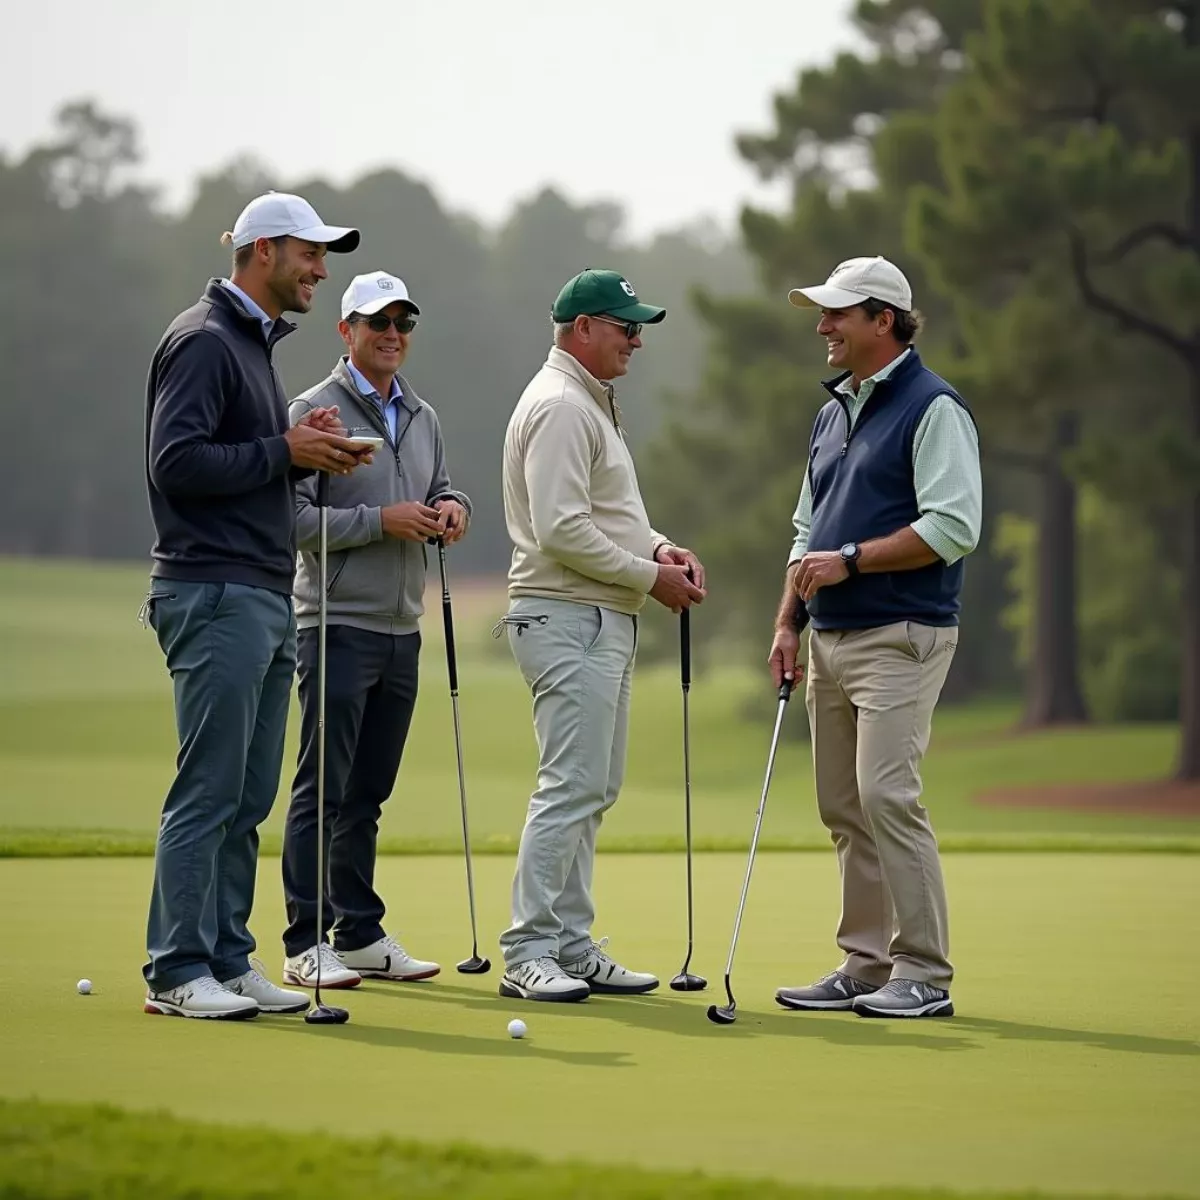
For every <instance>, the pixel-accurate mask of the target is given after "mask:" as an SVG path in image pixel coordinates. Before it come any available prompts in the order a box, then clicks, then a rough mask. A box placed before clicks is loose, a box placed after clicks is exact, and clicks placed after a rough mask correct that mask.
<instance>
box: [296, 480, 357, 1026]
mask: <svg viewBox="0 0 1200 1200" xmlns="http://www.w3.org/2000/svg"><path fill="white" fill-rule="evenodd" d="M317 509H318V510H319V512H320V534H319V541H318V548H317V559H318V563H319V574H320V588H321V600H320V605H319V607H318V616H317V949H316V955H317V986H316V1002H317V1005H316V1008H311V1009H309V1010H308V1012H306V1013H305V1014H304V1020H305V1021H306V1022H307V1023H308V1024H309V1025H344V1024H345V1023H346V1022H347V1021H348V1020H350V1013H349V1012H348V1011H347V1010H346V1009H344V1008H333V1007H332V1006H331V1005H328V1004H325V1003H323V1002H322V1000H321V950H322V949H323V947H322V943H323V942H324V940H325V626H326V618H327V617H328V608H329V606H328V599H327V588H328V575H329V475H328V473H327V472H325V471H321V472H320V473H319V474H318V475H317Z"/></svg>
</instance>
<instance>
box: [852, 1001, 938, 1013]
mask: <svg viewBox="0 0 1200 1200" xmlns="http://www.w3.org/2000/svg"><path fill="white" fill-rule="evenodd" d="M854 1012H855V1013H856V1014H857V1015H858V1016H860V1017H952V1016H954V1005H953V1004H951V1003H950V1001H949V1000H934V1001H933V1002H932V1003H930V1004H922V1005H920V1006H919V1007H917V1008H871V1007H870V1006H869V1005H867V1004H856V1005H855V1006H854Z"/></svg>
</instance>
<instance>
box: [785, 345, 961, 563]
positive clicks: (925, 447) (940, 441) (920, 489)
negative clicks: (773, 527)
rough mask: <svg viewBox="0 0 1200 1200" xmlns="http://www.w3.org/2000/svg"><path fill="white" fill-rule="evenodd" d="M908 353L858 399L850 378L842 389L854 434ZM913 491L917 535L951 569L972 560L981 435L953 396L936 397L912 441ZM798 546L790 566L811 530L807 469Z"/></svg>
mask: <svg viewBox="0 0 1200 1200" xmlns="http://www.w3.org/2000/svg"><path fill="white" fill-rule="evenodd" d="M909 353H910V351H909V350H905V351H904V353H903V354H900V355H897V356H896V357H895V358H893V359H892V361H891V362H890V363H888V365H887V366H886V367H884V368H883V370H882V371H877V372H876V373H875V374H874V375H872V376H870V377H869V378H867V379H864V380H863V381H862V383H861V384H860V385H859V388H858V393H857V394H855V391H854V388H853V387H852V386H851V383H850V380H849V378H847V379H845V380H843V381H842V382H841V383H840V384H839V385H838V389H837V390H838V391H839V392H840V393H841V394H842V395H843V396H845V397H846V403H847V407H848V408H849V410H850V428H851V429H853V428H854V424H855V422H856V421H857V420H858V417H859V414H860V413H861V412H862V410H863V406H864V405H865V404H866V402H867V401H868V400H869V399H870V398H871V393H872V392H873V391H874V390H875V385H876V384H877V383H879V382H880V381H881V380H884V379H887V377H888V376H889V375H891V373H892V372H893V371H894V370H895V369H896V368H897V367H898V366H899V365H900V364H901V363H902V362H903V361H904V359H905V357H906V356H907V355H908V354H909ZM913 485H914V487H915V489H916V493H917V507H918V508H919V509H920V511H921V515H920V516H919V517H918V518H917V519H916V520H915V521H914V522H913V523H912V529H913V531H914V532H915V533H916V535H917V536H918V537H919V538H920V539H921V541H923V542H924V543H925V544H926V545H927V546H928V547H929V548H930V550H932V551H933V552H934V553H935V554H936V555H937V556H938V557H939V558H940V559H941V560H942V561H943V562H945V563H946V564H947V565H949V564H950V563H954V562H957V561H958V560H959V559H960V558H963V557H964V556H965V555H967V554H970V553H971V551H972V550H974V549H975V547H976V545H977V544H978V543H979V528H980V525H981V523H982V520H983V480H982V478H981V476H980V471H979V434H978V432H977V431H976V429H975V422H974V421H972V420H971V416H970V414H969V413H968V412H967V411H966V409H964V408H963V406H962V405H961V404H959V403H958V402H957V401H956V400H955V399H954V397H953V396H949V395H946V394H944V393H943V394H942V395H940V396H936V397H935V398H934V400H933V403H932V404H930V406H929V407H928V408H927V409H926V410H925V415H924V416H923V417H922V418H921V422H920V424H919V425H918V426H917V430H916V433H915V435H914V436H913ZM792 524H793V525H795V527H796V540H795V541H794V542H793V543H792V550H791V553H790V554H789V555H788V566H791V564H792V563H794V562H796V561H797V560H799V559H801V558H803V557H804V552H805V550H807V549H808V533H809V530H810V529H811V528H812V483H811V481H810V480H809V477H808V469H807V467H806V468H805V471H804V484H803V486H802V487H801V488H800V502H799V503H798V504H797V505H796V511H795V513H794V514H793V515H792Z"/></svg>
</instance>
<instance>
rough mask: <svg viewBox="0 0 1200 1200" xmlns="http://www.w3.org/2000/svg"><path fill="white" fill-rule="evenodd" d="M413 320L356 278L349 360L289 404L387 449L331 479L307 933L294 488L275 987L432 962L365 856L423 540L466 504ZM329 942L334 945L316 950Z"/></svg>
mask: <svg viewBox="0 0 1200 1200" xmlns="http://www.w3.org/2000/svg"><path fill="white" fill-rule="evenodd" d="M420 311H421V310H420V309H419V308H418V307H417V305H416V304H415V303H414V302H413V300H412V298H411V297H410V296H409V294H408V288H407V287H406V286H405V284H404V281H403V280H401V279H398V278H397V277H396V276H395V275H389V274H388V273H387V272H385V271H373V272H371V273H370V274H366V275H357V276H355V277H354V279H352V280H351V282H350V286H349V287H348V288H347V289H346V292H345V294H344V295H343V297H342V309H341V312H342V319H341V321H340V322H339V323H338V332H339V333H340V334H341V336H342V340H343V341H344V342H345V343H346V347H347V350H348V353H347V355H346V356H345V357H343V358H341V359H339V360H338V363H337V365H336V366H335V367H334V369H333V372H332V373H331V374H330V375H329V377H328V378H327V379H324V380H322V381H321V382H320V383H319V384H317V385H316V386H315V387H313V388H311V389H310V390H309V391H307V392H305V393H304V394H303V395H302V396H300V397H299V398H297V399H296V400H295V401H294V402H293V404H292V419H293V421H303V420H305V419H306V418H307V416H308V414H309V413H311V412H312V411H314V410H316V411H320V410H321V409H323V408H330V407H336V408H337V409H338V411H339V412H340V414H341V417H342V420H343V422H344V423H345V425H346V427H347V429H349V430H350V431H351V432H353V433H358V434H371V435H373V436H376V437H382V438H383V439H384V445H383V446H382V447H380V449H379V450H377V451H376V453H375V456H374V460H373V461H372V463H371V464H370V465H369V466H366V467H363V468H361V469H359V470H358V471H356V472H355V473H354V475H353V476H350V477H348V478H345V479H339V478H334V479H332V480H331V481H330V489H329V512H328V524H329V529H328V555H329V563H328V569H329V582H328V597H327V600H328V603H327V622H328V627H327V632H326V656H325V657H326V671H327V679H328V685H327V688H326V696H325V739H326V741H325V746H326V764H325V819H326V826H327V828H326V844H327V845H328V847H329V869H328V873H327V879H328V887H329V894H328V896H326V897H325V899H324V907H323V911H324V916H325V920H326V926H325V928H324V929H322V930H321V931H320V934H319V936H318V935H317V930H316V921H317V894H316V884H315V880H316V875H317V699H318V697H317V623H318V613H319V602H320V591H319V589H320V580H319V573H318V572H319V564H318V560H317V549H318V545H319V515H318V514H319V510H318V509H317V507H316V505H315V504H314V503H313V501H314V499H315V494H316V485H315V482H314V481H305V482H304V483H302V484H301V485H300V486H299V487H298V488H297V492H296V504H297V534H298V540H299V545H300V551H301V554H300V563H299V568H298V570H297V573H296V582H295V595H296V615H297V621H298V624H299V627H300V634H299V679H300V712H301V732H300V756H299V762H298V764H297V769H296V777H295V781H294V782H293V784H292V797H291V804H290V806H289V808H288V816H287V830H286V833H285V835H284V843H283V886H284V895H285V898H286V901H287V918H288V926H287V930H286V931H285V933H284V938H283V943H284V968H283V974H284V980H285V981H286V982H288V983H291V984H294V985H299V986H301V987H311V986H313V985H314V984H315V983H316V980H317V963H318V955H319V956H320V968H321V985H322V986H323V987H355V986H356V985H357V984H358V983H359V982H361V980H362V977H363V976H364V975H365V976H369V977H372V978H377V979H396V980H413V979H427V978H429V977H430V976H432V975H436V974H437V973H438V971H439V970H440V968H439V966H438V964H437V963H435V962H423V961H421V960H420V959H416V958H413V957H412V956H411V955H410V954H409V953H408V952H407V951H406V950H405V949H404V947H403V946H402V945H400V943H399V942H398V941H396V940H395V938H394V937H393V936H392V935H390V934H389V933H388V932H387V931H386V930H385V929H384V926H383V919H384V915H385V906H384V903H383V900H382V899H381V898H380V897H379V894H378V893H377V892H376V890H375V847H376V838H377V835H378V831H379V817H380V813H381V810H382V808H383V803H384V801H385V800H387V798H388V797H389V796H390V795H391V792H392V788H393V787H394V786H395V783H396V774H397V772H398V770H399V768H400V757H401V755H402V754H403V752H404V742H405V739H406V737H407V735H408V727H409V723H410V721H411V720H412V714H413V708H414V706H415V704H416V699H417V662H418V657H419V654H420V649H421V634H420V632H419V621H420V617H421V614H422V613H423V611H424V595H425V562H426V559H425V555H426V550H425V547H426V543H427V540H428V539H429V538H437V537H441V538H443V539H444V540H445V542H446V543H447V544H450V543H452V542H456V541H458V540H459V539H460V538H461V537H462V536H463V535H464V534H465V533H466V531H467V523H468V521H469V518H470V512H471V503H470V501H469V500H468V498H467V497H466V496H465V495H464V494H463V493H462V492H458V491H455V490H454V488H453V487H451V484H450V475H449V472H448V471H447V468H446V453H445V447H444V444H443V441H442V430H441V426H440V425H439V423H438V419H437V414H436V413H435V412H434V410H433V409H432V408H431V407H430V406H429V405H428V404H426V403H425V401H423V400H422V399H421V398H420V396H418V395H417V393H416V391H415V389H414V388H413V386H412V384H411V383H409V382H408V380H407V379H405V378H404V376H402V375H400V374H399V373H398V372H399V370H400V367H401V366H402V365H403V363H404V360H405V358H406V356H407V354H408V348H409V342H410V340H411V338H412V335H413V331H414V329H415V328H416V326H417V317H418V316H419V315H420ZM331 932H332V939H333V940H332V944H330V942H329V941H328V940H327V938H328V936H329V935H330V933H331Z"/></svg>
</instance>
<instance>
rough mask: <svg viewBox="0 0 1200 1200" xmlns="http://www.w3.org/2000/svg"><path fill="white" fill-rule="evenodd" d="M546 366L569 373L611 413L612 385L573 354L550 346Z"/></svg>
mask: <svg viewBox="0 0 1200 1200" xmlns="http://www.w3.org/2000/svg"><path fill="white" fill-rule="evenodd" d="M546 366H548V367H549V368H550V369H551V370H554V371H561V372H562V373H563V374H564V375H569V376H570V377H571V378H572V379H574V380H576V381H577V382H578V383H581V384H583V386H584V387H585V388H586V389H587V391H588V392H589V393H590V394H591V396H592V399H594V400H595V401H596V403H597V404H599V405H600V407H601V408H606V409H608V410H609V411H610V415H611V410H612V409H613V406H614V404H615V401H614V399H613V395H614V389H613V385H612V384H611V383H605V382H604V381H603V380H600V379H597V378H596V377H595V375H593V374H592V373H591V371H589V370H588V369H587V367H585V366H584V365H583V363H581V362H580V361H579V359H577V358H576V357H575V355H573V354H569V353H568V352H567V351H566V350H563V349H562V348H561V347H559V346H552V347H551V348H550V357H549V358H547V359H546Z"/></svg>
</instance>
